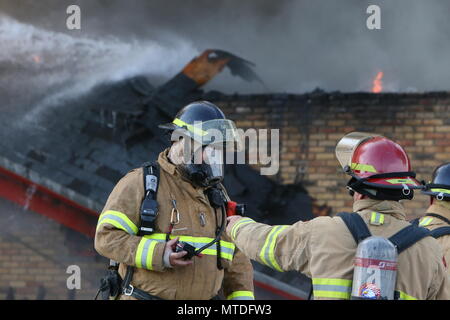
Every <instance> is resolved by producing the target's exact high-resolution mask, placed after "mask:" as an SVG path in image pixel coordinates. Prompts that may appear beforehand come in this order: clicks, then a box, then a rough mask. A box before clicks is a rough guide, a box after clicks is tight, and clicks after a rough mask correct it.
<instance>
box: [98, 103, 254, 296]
mask: <svg viewBox="0 0 450 320" xmlns="http://www.w3.org/2000/svg"><path fill="white" fill-rule="evenodd" d="M159 127H160V128H163V129H166V130H169V132H171V133H172V135H171V136H172V138H173V141H172V144H171V147H170V148H168V149H166V150H164V151H163V152H161V153H160V154H159V157H158V159H157V164H156V166H148V167H147V170H150V169H151V172H149V171H145V166H144V169H143V168H138V169H134V170H131V171H130V172H129V173H128V174H126V175H125V176H124V177H123V178H122V179H121V180H120V181H119V182H118V183H117V185H116V186H115V187H114V189H113V191H112V192H111V194H110V196H109V198H108V200H107V202H106V204H105V207H104V208H103V210H102V214H101V215H100V217H99V221H98V225H97V230H96V234H95V249H96V250H97V251H98V252H99V253H100V254H101V255H103V256H105V257H107V258H109V259H112V260H114V261H116V262H118V263H119V266H118V272H119V275H120V278H121V279H122V284H121V289H120V290H119V295H118V298H119V299H139V300H157V299H164V300H166V299H167V300H174V299H176V300H186V299H197V300H209V299H217V298H218V294H219V290H220V289H221V288H222V287H223V294H224V295H225V297H226V298H228V299H234V300H239V299H240V300H252V299H254V294H253V268H252V265H251V263H250V260H249V259H248V258H247V257H245V255H244V254H243V253H241V252H240V251H239V250H238V249H237V248H235V245H234V244H233V243H232V242H231V240H230V238H229V237H228V236H227V235H226V233H225V232H224V231H225V225H226V214H225V212H224V211H223V203H224V201H226V200H227V199H228V196H227V194H226V191H225V188H224V187H223V185H222V184H221V183H220V182H221V181H222V179H223V169H224V165H223V161H222V158H223V152H224V150H223V145H224V143H225V142H230V141H232V140H233V139H236V138H237V135H235V134H236V127H235V125H234V123H233V122H232V121H230V120H227V119H226V118H225V116H224V114H223V112H222V111H221V110H220V109H219V108H218V107H217V106H215V105H214V104H212V103H209V102H206V101H198V102H193V103H191V104H188V105H187V106H185V107H184V108H183V109H182V110H180V111H179V112H178V114H177V115H176V117H175V119H174V120H173V122H172V123H169V124H165V125H160V126H159ZM210 129H211V130H210ZM213 129H214V130H216V131H217V132H219V134H221V133H223V135H219V134H216V135H215V136H214V135H212V134H210V131H213ZM225 129H226V130H225ZM208 130H209V131H208ZM225 131H226V132H225ZM219 136H222V137H223V139H222V140H220V139H219V138H218V137H219ZM227 139H228V140H227ZM187 142H189V143H187ZM193 158H196V159H197V160H198V159H200V162H199V161H196V162H195V161H191V160H192V159H193ZM194 160H195V159H194ZM155 169H156V171H159V177H158V174H156V173H157V172H154V170H155ZM144 176H145V180H146V181H145V183H146V185H144ZM149 177H150V179H149ZM147 184H148V185H149V186H150V187H149V189H147V187H148V185H147ZM152 194H153V197H154V199H152V198H151V195H152ZM211 195H212V196H211ZM144 207H145V208H144ZM143 208H144V209H145V210H144V209H143ZM219 240H220V241H219ZM116 291H117V290H111V292H116Z"/></svg>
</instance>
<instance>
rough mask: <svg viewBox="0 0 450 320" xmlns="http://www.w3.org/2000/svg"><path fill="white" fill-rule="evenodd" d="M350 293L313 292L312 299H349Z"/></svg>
mask: <svg viewBox="0 0 450 320" xmlns="http://www.w3.org/2000/svg"><path fill="white" fill-rule="evenodd" d="M350 295H351V293H350V292H339V291H323V290H314V298H337V299H350Z"/></svg>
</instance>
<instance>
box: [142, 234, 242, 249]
mask: <svg viewBox="0 0 450 320" xmlns="http://www.w3.org/2000/svg"><path fill="white" fill-rule="evenodd" d="M166 236H167V235H166V234H165V233H153V234H151V235H147V236H144V238H146V239H154V240H166ZM177 237H178V238H179V240H180V241H185V242H196V243H205V244H206V243H209V242H211V241H213V240H214V238H208V237H192V236H183V235H180V236H178V235H173V234H172V235H170V237H169V238H170V239H175V238H177ZM220 245H221V246H222V247H225V248H229V249H233V250H234V249H235V248H236V246H235V245H234V243H231V242H228V241H224V240H220Z"/></svg>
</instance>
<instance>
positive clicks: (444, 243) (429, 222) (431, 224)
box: [419, 204, 450, 276]
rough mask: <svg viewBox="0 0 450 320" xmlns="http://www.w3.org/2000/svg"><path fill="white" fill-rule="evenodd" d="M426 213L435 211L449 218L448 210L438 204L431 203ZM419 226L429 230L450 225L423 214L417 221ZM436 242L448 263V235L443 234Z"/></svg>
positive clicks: (449, 251) (449, 270)
mask: <svg viewBox="0 0 450 320" xmlns="http://www.w3.org/2000/svg"><path fill="white" fill-rule="evenodd" d="M428 213H436V214H438V215H440V216H443V217H444V218H447V219H448V220H450V210H449V209H447V208H444V207H443V206H440V205H439V204H433V205H431V206H430V207H429V208H428V210H427V212H426V214H428ZM419 225H420V226H424V227H426V228H428V229H430V230H434V229H437V228H440V227H449V226H450V225H449V224H448V223H447V222H445V221H444V220H442V219H439V218H436V217H427V216H424V217H422V218H421V219H420V221H419ZM436 240H437V242H439V244H440V245H441V248H442V251H443V252H444V256H445V260H446V263H447V264H448V263H450V235H445V236H442V237H440V238H437V239H436ZM447 271H448V274H449V276H450V268H447Z"/></svg>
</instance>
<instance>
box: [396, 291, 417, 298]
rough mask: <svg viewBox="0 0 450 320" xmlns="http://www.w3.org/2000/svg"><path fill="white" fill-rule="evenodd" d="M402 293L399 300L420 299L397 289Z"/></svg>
mask: <svg viewBox="0 0 450 320" xmlns="http://www.w3.org/2000/svg"><path fill="white" fill-rule="evenodd" d="M397 292H398V293H399V294H400V297H399V300H418V299H417V298H414V297H413V296H410V295H408V294H406V293H404V292H403V291H397Z"/></svg>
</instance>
